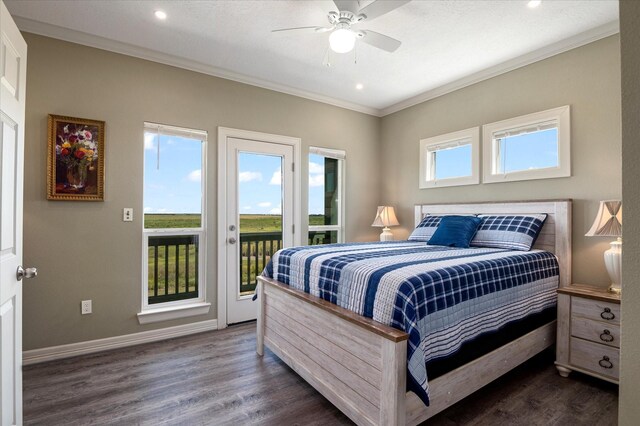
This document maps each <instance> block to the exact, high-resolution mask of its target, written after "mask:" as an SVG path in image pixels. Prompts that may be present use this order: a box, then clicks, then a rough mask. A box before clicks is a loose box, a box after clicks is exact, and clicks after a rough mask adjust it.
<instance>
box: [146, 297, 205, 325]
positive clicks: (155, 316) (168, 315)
mask: <svg viewBox="0 0 640 426" xmlns="http://www.w3.org/2000/svg"><path fill="white" fill-rule="evenodd" d="M210 308H211V303H206V302H197V303H192V304H189V305H179V306H170V307H162V308H154V309H147V310H145V311H143V312H140V313H139V314H138V322H139V323H140V324H150V323H153V322H160V321H169V320H172V319H177V318H186V317H193V316H196V315H205V314H208V313H209V309H210Z"/></svg>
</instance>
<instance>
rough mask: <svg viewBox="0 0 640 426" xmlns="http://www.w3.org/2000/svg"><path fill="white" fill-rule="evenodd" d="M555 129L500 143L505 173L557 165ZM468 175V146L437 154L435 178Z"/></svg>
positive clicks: (469, 162)
mask: <svg viewBox="0 0 640 426" xmlns="http://www.w3.org/2000/svg"><path fill="white" fill-rule="evenodd" d="M557 141H558V130H557V129H549V130H543V131H540V132H535V133H528V134H524V135H518V136H512V137H508V138H505V139H504V140H503V142H502V147H501V151H502V154H503V160H504V164H503V165H504V171H505V172H507V173H508V172H513V171H515V170H526V169H538V168H546V167H555V166H557V165H558V142H557ZM470 174H471V145H463V146H460V147H456V148H452V149H446V150H441V151H437V152H436V179H446V178H453V177H460V176H469V175H470Z"/></svg>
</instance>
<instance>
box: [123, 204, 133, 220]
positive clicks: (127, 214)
mask: <svg viewBox="0 0 640 426" xmlns="http://www.w3.org/2000/svg"><path fill="white" fill-rule="evenodd" d="M122 221H123V222H133V209H132V208H130V207H125V208H124V209H122Z"/></svg>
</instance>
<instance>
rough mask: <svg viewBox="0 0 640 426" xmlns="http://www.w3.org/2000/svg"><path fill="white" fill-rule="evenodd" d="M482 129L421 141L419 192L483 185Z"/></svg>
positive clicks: (476, 128) (467, 130) (462, 131)
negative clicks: (439, 188)
mask: <svg viewBox="0 0 640 426" xmlns="http://www.w3.org/2000/svg"><path fill="white" fill-rule="evenodd" d="M479 155H480V128H478V127H474V128H471V129H466V130H461V131H459V132H453V133H447V134H446V135H440V136H434V137H432V138H427V139H422V140H421V141H420V188H438V187H445V186H458V185H473V184H478V183H480V157H479Z"/></svg>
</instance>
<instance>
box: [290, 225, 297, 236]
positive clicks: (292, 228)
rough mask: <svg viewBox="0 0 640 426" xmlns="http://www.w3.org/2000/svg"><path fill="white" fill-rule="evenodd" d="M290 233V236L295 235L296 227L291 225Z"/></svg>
mask: <svg viewBox="0 0 640 426" xmlns="http://www.w3.org/2000/svg"><path fill="white" fill-rule="evenodd" d="M291 233H292V234H295V233H296V226H295V225H291Z"/></svg>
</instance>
